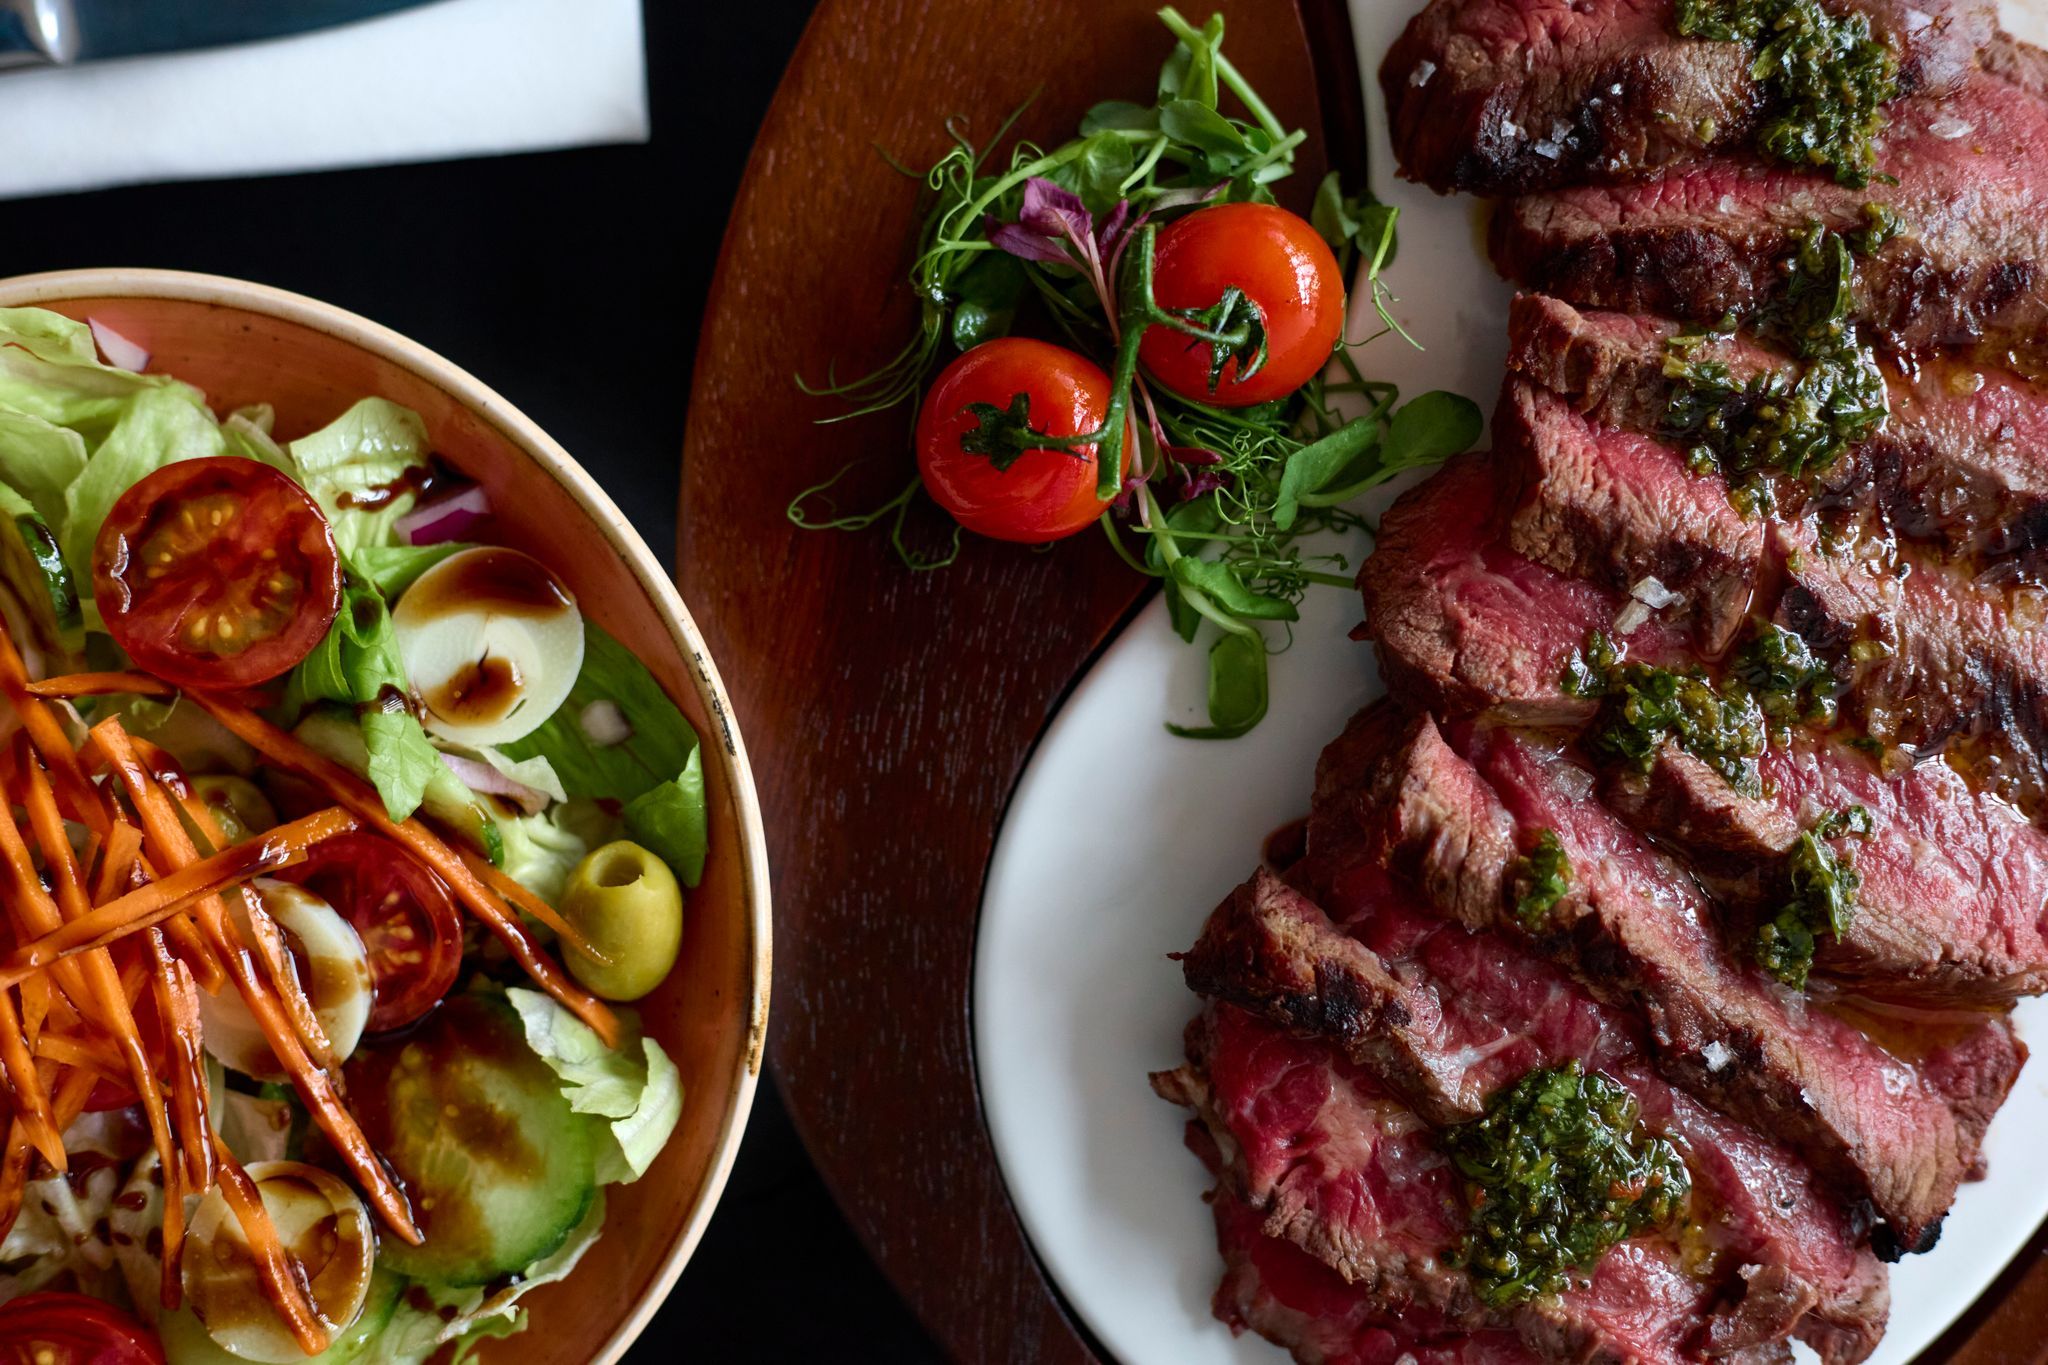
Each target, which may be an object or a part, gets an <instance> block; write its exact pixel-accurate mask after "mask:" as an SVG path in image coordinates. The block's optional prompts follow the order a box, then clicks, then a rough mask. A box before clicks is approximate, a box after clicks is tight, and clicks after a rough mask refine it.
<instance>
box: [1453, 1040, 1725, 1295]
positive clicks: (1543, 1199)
mask: <svg viewBox="0 0 2048 1365" xmlns="http://www.w3.org/2000/svg"><path fill="white" fill-rule="evenodd" d="M1443 1140H1444V1148H1445V1150H1446V1152H1447V1153H1448V1154H1449V1156H1450V1158H1451V1160H1452V1162H1453V1163H1455V1164H1456V1166H1457V1168H1458V1171H1459V1173H1460V1174H1461V1175H1462V1176H1464V1178H1465V1192H1466V1197H1467V1199H1468V1201H1469V1204H1470V1208H1471V1222H1470V1223H1469V1224H1468V1225H1467V1227H1466V1230H1465V1237H1464V1240H1463V1241H1462V1242H1461V1243H1460V1245H1459V1248H1458V1252H1457V1260H1458V1261H1459V1263H1460V1264H1462V1265H1463V1266H1464V1267H1465V1269H1466V1272H1467V1273H1468V1274H1470V1275H1471V1277H1472V1280H1473V1284H1474V1286H1475V1287H1476V1288H1477V1289H1478V1291H1479V1294H1480V1297H1481V1298H1483V1299H1484V1300H1485V1301H1486V1302H1487V1303H1488V1304H1490V1305H1492V1306H1494V1307H1504V1306H1506V1305H1509V1304H1514V1303H1520V1302H1522V1301H1524V1300H1527V1299H1532V1298H1536V1297H1539V1296H1541V1295H1544V1294H1554V1293H1557V1292H1558V1291H1559V1290H1561V1289H1564V1288H1565V1287H1566V1286H1567V1285H1568V1284H1569V1283H1570V1282H1571V1277H1572V1272H1573V1271H1574V1270H1579V1271H1585V1270H1590V1269H1591V1268H1592V1266H1593V1265H1594V1263H1595V1262H1597V1261H1598V1260H1599V1259H1600V1257H1601V1256H1603V1255H1605V1254H1606V1252H1607V1250H1608V1249H1609V1248H1610V1247H1612V1246H1614V1245H1615V1244H1616V1243H1617V1242H1621V1241H1625V1240H1626V1239H1628V1238H1630V1237H1632V1236H1634V1235H1635V1234H1637V1233H1638V1232H1641V1231H1644V1230H1645V1229H1648V1228H1655V1227H1661V1226H1663V1225H1664V1224H1666V1223H1669V1222H1670V1221H1671V1220H1672V1219H1674V1218H1676V1217H1677V1216H1678V1214H1679V1213H1680V1212H1681V1211H1682V1210H1683V1209H1684V1207H1685V1204H1686V1199H1687V1196H1688V1195H1689V1194H1690V1193H1691V1190H1692V1178H1691V1175H1690V1174H1689V1173H1688V1172H1687V1170H1686V1167H1685V1161H1684V1159H1683V1158H1682V1157H1680V1156H1679V1154H1678V1149H1677V1148H1676V1147H1674V1146H1673V1145H1672V1144H1671V1143H1670V1141H1669V1140H1667V1139H1665V1138H1661V1137H1658V1136H1656V1135H1655V1134H1653V1133H1651V1132H1649V1131H1648V1130H1647V1129H1646V1128H1645V1127H1644V1126H1643V1124H1642V1122H1641V1116H1640V1114H1639V1113H1638V1112H1637V1108H1636V1102H1635V1099H1634V1097H1633V1096H1631V1095H1630V1094H1629V1093H1628V1092H1627V1091H1626V1090H1624V1089H1622V1088H1621V1086H1619V1085H1618V1084H1616V1083H1615V1082H1614V1081H1611V1080H1609V1079H1608V1078H1607V1077H1605V1076H1602V1075H1599V1074H1598V1073H1593V1074H1588V1073H1587V1072H1586V1070H1585V1068H1584V1067H1583V1066H1582V1065H1581V1064H1580V1063H1579V1062H1578V1061H1577V1060H1576V1059H1574V1060H1572V1061H1570V1062H1566V1063H1565V1064H1563V1065H1562V1066H1554V1067H1546V1068H1543V1069H1541V1070H1537V1071H1532V1072H1530V1073H1529V1074H1528V1075H1526V1076H1524V1077H1523V1078H1522V1079H1521V1080H1519V1081H1517V1082H1516V1083H1515V1084H1514V1085H1512V1086H1510V1087H1508V1088H1507V1089H1506V1090H1504V1091H1502V1092H1501V1093H1500V1094H1498V1095H1496V1096H1495V1097H1494V1098H1493V1100H1492V1101H1491V1102H1490V1103H1489V1104H1488V1106H1487V1110H1486V1116H1485V1117H1484V1118H1480V1119H1477V1120H1475V1121H1473V1122H1471V1123H1465V1124H1459V1125H1457V1126H1455V1127H1452V1128H1448V1129H1446V1130H1445V1131H1444V1138H1443Z"/></svg>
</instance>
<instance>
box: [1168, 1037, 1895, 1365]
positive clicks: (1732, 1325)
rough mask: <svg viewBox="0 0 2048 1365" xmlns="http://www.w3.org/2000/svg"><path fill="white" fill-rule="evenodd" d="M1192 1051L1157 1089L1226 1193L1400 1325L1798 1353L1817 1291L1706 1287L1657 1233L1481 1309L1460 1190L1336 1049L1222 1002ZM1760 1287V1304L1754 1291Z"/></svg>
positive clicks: (1644, 1348) (1413, 1130) (1650, 1348)
mask: <svg viewBox="0 0 2048 1365" xmlns="http://www.w3.org/2000/svg"><path fill="white" fill-rule="evenodd" d="M1189 1054H1190V1062H1189V1064H1188V1066H1186V1067H1183V1068H1181V1069H1179V1070H1177V1071H1174V1072H1168V1073H1164V1074H1162V1075H1161V1076H1159V1077H1156V1078H1155V1081H1154V1084H1155V1086H1156V1087H1157V1088H1158V1089H1159V1090H1160V1093H1161V1094H1162V1095H1163V1096H1165V1097H1167V1098H1169V1099H1171V1100H1173V1101H1175V1102H1176V1103H1186V1104H1191V1105H1192V1107H1194V1108H1195V1110H1196V1113H1197V1116H1198V1118H1199V1119H1200V1120H1201V1122H1202V1123H1203V1125H1204V1127H1205V1128H1206V1129H1207V1130H1208V1138H1207V1141H1206V1142H1203V1143H1201V1144H1200V1145H1202V1146H1204V1147H1207V1146H1211V1145H1213V1150H1214V1151H1215V1153H1216V1155H1217V1157H1218V1158H1219V1159H1220V1160H1221V1161H1222V1162H1223V1165H1224V1183H1225V1186H1226V1188H1227V1189H1228V1190H1230V1191H1231V1192H1232V1193H1233V1194H1235V1195H1236V1196H1237V1197H1238V1198H1239V1199H1241V1200H1242V1201H1243V1202H1244V1204H1245V1206H1246V1207H1247V1208H1248V1209H1249V1210H1250V1211H1252V1212H1253V1213H1254V1214H1256V1215H1257V1216H1258V1217H1259V1220H1260V1221H1259V1223H1258V1228H1259V1231H1260V1232H1261V1233H1262V1234H1263V1235H1265V1236H1267V1237H1271V1238H1276V1239H1278V1240H1281V1241H1285V1242H1288V1243H1290V1244H1292V1245H1294V1246H1296V1247H1299V1248H1301V1249H1302V1250H1304V1251H1307V1252H1308V1253H1309V1254H1310V1255H1311V1256H1314V1257H1315V1258H1316V1259H1317V1260H1319V1261H1321V1262H1322V1263H1323V1264H1325V1265H1327V1266H1330V1267H1331V1268H1332V1269H1334V1270H1336V1271H1337V1272H1338V1277H1339V1279H1340V1280H1341V1281H1342V1282H1343V1283H1346V1284H1348V1285H1351V1286H1355V1287H1357V1288H1358V1289H1360V1290H1362V1291H1364V1292H1365V1293H1366V1294H1368V1295H1370V1296H1371V1297H1372V1298H1373V1299H1375V1300H1377V1301H1379V1302H1380V1303H1381V1304H1383V1305H1385V1307H1386V1308H1387V1309H1389V1310H1394V1311H1399V1312H1400V1315H1401V1318H1402V1320H1403V1321H1410V1320H1411V1319H1410V1316H1409V1312H1408V1311H1407V1308H1406V1305H1407V1304H1409V1303H1411V1302H1412V1303H1414V1304H1415V1305H1416V1306H1418V1307H1419V1308H1420V1309H1421V1312H1420V1314H1418V1315H1417V1316H1416V1318H1415V1319H1414V1320H1415V1321H1419V1322H1421V1323H1426V1324H1429V1325H1430V1326H1431V1327H1434V1326H1435V1325H1436V1324H1444V1325H1446V1326H1448V1327H1450V1328H1453V1329H1460V1330H1464V1331H1487V1330H1494V1329H1500V1328H1507V1327H1511V1328H1512V1329H1513V1330H1514V1331H1515V1333H1516V1334H1517V1335H1519V1336H1520V1338H1521V1339H1522V1341H1523V1342H1524V1343H1525V1344H1526V1345H1527V1346H1529V1347H1530V1348H1531V1349H1532V1350H1533V1351H1534V1352H1535V1353H1536V1354H1537V1355H1538V1356H1539V1357H1540V1358H1544V1359H1570V1360H1577V1361H1585V1362H1601V1363H1602V1365H1624V1362H1628V1363H1640V1365H1663V1363H1665V1362H1669V1363H1670V1365H1677V1363H1678V1362H1681V1361H1688V1360H1696V1359H1699V1358H1701V1357H1702V1356H1703V1355H1705V1354H1707V1353H1708V1350H1707V1348H1709V1347H1711V1348H1713V1349H1712V1353H1713V1354H1715V1355H1717V1356H1720V1357H1723V1358H1730V1359H1736V1360H1742V1361H1745V1362H1749V1361H1754V1362H1763V1361H1781V1360H1784V1359H1787V1358H1788V1356H1787V1354H1786V1351H1785V1346H1784V1341H1785V1333H1786V1330H1787V1329H1788V1328H1789V1327H1790V1326H1791V1325H1792V1323H1793V1322H1794V1321H1797V1319H1798V1317H1799V1315H1800V1314H1801V1313H1803V1312H1804V1310H1805V1309H1806V1307H1808V1306H1809V1305H1810V1304H1811V1302H1812V1297H1813V1294H1812V1290H1811V1289H1810V1287H1807V1286H1803V1285H1802V1286H1800V1287H1798V1288H1796V1289H1790V1290H1789V1292H1783V1291H1786V1290H1787V1288H1788V1287H1787V1286H1785V1285H1783V1284H1782V1283H1781V1282H1780V1278H1779V1277H1778V1276H1775V1275H1771V1274H1768V1273H1758V1274H1754V1275H1752V1276H1750V1277H1749V1278H1748V1279H1747V1280H1742V1279H1737V1280H1736V1281H1735V1282H1734V1283H1733V1284H1728V1283H1723V1282H1722V1281H1721V1279H1720V1278H1719V1277H1708V1278H1704V1279H1703V1278H1700V1277H1698V1276H1696V1275H1695V1274H1693V1273H1691V1272H1690V1271H1688V1269H1687V1268H1686V1267H1687V1261H1686V1257H1685V1254H1684V1253H1683V1252H1682V1251H1681V1250H1680V1248H1679V1246H1678V1245H1677V1243H1676V1242H1675V1241H1674V1240H1673V1239H1672V1238H1670V1237H1667V1236H1664V1235H1661V1234H1645V1235H1643V1236H1639V1237H1636V1238H1633V1239H1631V1240H1629V1241H1627V1242H1624V1243H1622V1244H1621V1245H1619V1246H1617V1247H1615V1248H1614V1249H1613V1250H1611V1251H1610V1252H1609V1253H1608V1254H1607V1255H1606V1256H1605V1257H1603V1258H1602V1259H1601V1261H1600V1263H1599V1265H1598V1266H1597V1267H1596V1268H1595V1269H1594V1272H1593V1275H1592V1279H1591V1283H1590V1284H1588V1285H1585V1286H1584V1287H1575V1288H1570V1289H1567V1290H1565V1291H1564V1292H1563V1293H1561V1294H1558V1295H1555V1296H1551V1297H1546V1298H1541V1299H1537V1300H1533V1301H1531V1302H1528V1303H1524V1304H1521V1305H1518V1306H1516V1307H1513V1308H1508V1309H1498V1310H1496V1309H1489V1308H1487V1307H1486V1306H1485V1305H1484V1304H1482V1303H1481V1302H1480V1301H1479V1300H1478V1298H1477V1296H1476V1294H1474V1292H1473V1289H1472V1286H1471V1282H1470V1280H1469V1279H1468V1278H1467V1277H1466V1275H1465V1273H1464V1272H1463V1271H1462V1270H1458V1269H1454V1268H1452V1267H1450V1266H1448V1265H1446V1264H1444V1262H1445V1260H1446V1259H1447V1258H1449V1255H1450V1253H1451V1252H1453V1251H1454V1250H1455V1248H1456V1246H1457V1245H1458V1242H1459V1239H1460V1236H1461V1234H1462V1231H1463V1227H1464V1221H1465V1212H1464V1194H1463V1189H1462V1183H1461V1180H1460V1178H1459V1176H1458V1175H1457V1171H1456V1168H1455V1167H1453V1166H1452V1165H1451V1163H1450V1161H1449V1159H1448V1158H1447V1157H1445V1156H1444V1155H1443V1154H1442V1152H1441V1151H1440V1150H1439V1149H1438V1148H1437V1146H1436V1142H1435V1137H1434V1134H1433V1132H1432V1131H1431V1130H1430V1129H1429V1128H1428V1127H1427V1126H1426V1125H1424V1124H1423V1123H1422V1121H1421V1120H1420V1119H1418V1118H1417V1117H1416V1116H1415V1115H1414V1114H1413V1113H1412V1112H1410V1111H1408V1110H1406V1109H1405V1108H1403V1107H1402V1106H1401V1105H1400V1104H1399V1103H1398V1101H1396V1100H1394V1099H1393V1098H1392V1096H1390V1095H1388V1094H1387V1093H1386V1092H1385V1091H1382V1090H1379V1089H1378V1088H1377V1087H1376V1086H1375V1084H1374V1083H1373V1082H1372V1081H1371V1079H1370V1078H1369V1077H1367V1076H1365V1075H1364V1074H1363V1073H1361V1072H1359V1071H1357V1070H1356V1069H1355V1068H1354V1067H1353V1066H1352V1064H1351V1063H1349V1062H1348V1061H1346V1060H1345V1059H1344V1058H1343V1056H1342V1055H1341V1054H1340V1053H1338V1052H1336V1051H1335V1050H1333V1049H1331V1048H1329V1047H1327V1046H1324V1045H1321V1044H1318V1043H1315V1042H1312V1041H1308V1040H1302V1039H1296V1038H1293V1037H1290V1036H1289V1035H1288V1034H1286V1033H1285V1032H1283V1031H1282V1030H1280V1029H1278V1028H1275V1027H1273V1026H1272V1025H1269V1024H1266V1023H1264V1022H1262V1021H1260V1020H1257V1019H1254V1018H1252V1017H1251V1016H1250V1015H1248V1014H1245V1013H1244V1012H1242V1011H1240V1010H1236V1009H1233V1008H1231V1007H1229V1006H1227V1005H1226V1006H1217V1007H1215V1008H1213V1009H1211V1010H1209V1011H1207V1012H1206V1013H1205V1014H1204V1015H1203V1016H1202V1018H1200V1019H1197V1020H1196V1022H1195V1023H1194V1024H1193V1025H1192V1026H1191V1027H1190V1029H1189ZM1709 1235H1711V1233H1710V1232H1709ZM1758 1281H1763V1285H1762V1287H1761V1292H1754V1294H1753V1297H1754V1298H1755V1300H1756V1301H1755V1302H1754V1303H1751V1302H1750V1300H1751V1298H1752V1293H1751V1292H1745V1291H1749V1290H1750V1289H1751V1286H1753V1285H1755V1284H1756V1283H1757V1282H1758ZM1880 1283H1881V1281H1880ZM1411 1292H1415V1293H1417V1294H1418V1295H1420V1296H1419V1297H1417V1298H1415V1299H1412V1300H1411V1299H1409V1298H1408V1297H1407V1295H1408V1294H1409V1293H1411ZM1730 1293H1732V1294H1734V1295H1735V1296H1736V1297H1735V1298H1734V1299H1733V1300H1730V1299H1729V1298H1727V1297H1726V1296H1727V1295H1728V1294H1730ZM1788 1306H1789V1307H1790V1311H1791V1316H1790V1318H1787V1316H1786V1310H1787V1307H1788ZM1765 1324H1769V1326H1768V1327H1765V1326H1764V1325H1765ZM1760 1329H1762V1330H1764V1331H1767V1332H1768V1335H1767V1336H1765V1337H1764V1338H1763V1339H1761V1340H1759V1339H1756V1338H1757V1336H1758V1334H1759V1330H1760ZM1425 1330H1427V1329H1425Z"/></svg>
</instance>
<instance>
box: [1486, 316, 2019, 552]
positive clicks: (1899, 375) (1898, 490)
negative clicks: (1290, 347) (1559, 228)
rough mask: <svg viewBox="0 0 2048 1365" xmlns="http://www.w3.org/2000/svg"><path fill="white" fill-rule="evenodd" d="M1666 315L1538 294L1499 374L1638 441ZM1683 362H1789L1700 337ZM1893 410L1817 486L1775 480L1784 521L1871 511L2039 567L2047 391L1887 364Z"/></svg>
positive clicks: (1787, 369)
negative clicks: (1582, 306)
mask: <svg viewBox="0 0 2048 1365" xmlns="http://www.w3.org/2000/svg"><path fill="white" fill-rule="evenodd" d="M1682 330H1683V329H1682V328H1681V327H1680V326H1679V324H1677V323H1673V322H1665V321H1662V320H1659V319H1656V318H1645V317H1637V316H1634V315H1632V314H1628V313H1610V312H1598V311H1595V312H1580V311H1579V310H1578V309H1576V308H1574V307H1572V306H1571V305H1570V304H1568V303H1565V302H1564V301H1563V300H1561V299H1554V298H1550V297H1548V296H1546V295H1541V294H1523V295H1521V296H1520V297H1518V298H1517V299H1516V300H1515V302H1514V305H1513V307H1512V308H1511V309H1510V311H1509V314H1508V368H1509V369H1510V370H1511V371H1512V372H1513V373H1514V374H1516V375H1517V376H1519V377H1520V378H1522V379H1524V380H1526V381H1527V382H1528V383H1530V384H1532V385H1535V386H1536V387H1538V388H1541V389H1547V390H1549V391H1550V392H1551V393H1554V394H1556V395H1557V396H1558V397H1559V398H1561V399H1563V400H1564V402H1566V403H1567V404H1569V405H1570V406H1571V407H1572V408H1573V409H1574V410H1575V411H1577V412H1580V413H1582V414H1584V415H1585V416H1587V417H1588V418H1590V419H1592V420H1593V421H1595V422H1598V423H1600V424H1601V425H1603V426H1609V427H1615V428H1618V429H1620V430H1622V431H1628V432H1636V433H1641V434H1645V435H1657V434H1661V433H1662V432H1664V431H1666V430H1667V429H1668V427H1669V421H1668V415H1669V411H1670V406H1671V401H1672V397H1673V394H1674V387H1675V386H1674V382H1673V380H1672V378H1671V376H1670V374H1669V373H1668V369H1667V367H1668V365H1669V364H1670V362H1671V360H1672V359H1673V352H1672V348H1671V345H1670V343H1671V342H1672V341H1673V339H1674V338H1676V337H1678V336H1679V334H1680V332H1681V331H1682ZM1685 359H1687V360H1688V361H1710V362H1714V363H1718V364H1721V365H1725V366H1726V367H1727V369H1728V372H1729V375H1730V378H1731V379H1732V380H1733V381H1734V382H1735V383H1736V384H1738V385H1742V384H1747V383H1749V382H1750V380H1751V379H1753V378H1754V377H1755V376H1758V375H1761V374H1765V373H1775V374H1781V375H1784V376H1786V377H1787V378H1790V377H1793V376H1795V375H1796V374H1797V368H1798V367H1797V366H1796V364H1795V363H1794V362H1792V361H1791V360H1788V359H1786V358H1785V357H1784V356H1782V355H1779V354H1777V353H1775V352H1773V351H1771V350H1769V349H1767V348H1766V347H1764V346H1761V345H1758V344H1757V343H1755V342H1754V341H1750V340H1747V339H1743V338H1738V337H1734V336H1710V337H1704V338H1699V339H1696V340H1692V341H1690V342H1688V343H1687V349H1686V351H1685ZM1884 370H1885V386H1886V390H1887V394H1888V398H1889V403H1890V415H1889V416H1888V417H1887V418H1886V420H1885V422H1884V424H1883V425H1882V426H1881V427H1879V428H1878V430H1877V431H1876V432H1874V433H1873V434H1872V435H1871V436H1870V437H1869V438H1868V439H1867V440H1865V441H1863V442H1862V443H1861V444H1859V445H1857V446H1854V447H1852V448H1851V449H1850V451H1849V452H1848V453H1847V454H1846V455H1844V456H1843V457H1842V458H1841V459H1840V460H1838V461H1837V462H1836V463H1835V464H1834V465H1833V466H1832V467H1831V468H1829V469H1827V470H1825V471H1823V472H1822V473H1821V474H1820V475H1819V476H1818V478H1817V479H1816V481H1815V486H1814V487H1813V489H1812V490H1811V497H1810V498H1809V497H1808V495H1807V492H1808V490H1807V489H1806V487H1805V485H1804V484H1802V483H1800V482H1796V481H1790V480H1785V481H1781V482H1780V483H1779V485H1778V488H1777V503H1778V506H1779V508H1780V510H1781V511H1782V512H1783V513H1785V514H1787V515H1798V514H1799V513H1800V512H1802V511H1803V510H1804V509H1805V508H1806V507H1807V506H1808V505H1809V504H1810V505H1812V506H1814V507H1815V508H1817V510H1820V511H1822V512H1824V513H1827V514H1830V515H1839V514H1842V513H1847V512H1857V513H1862V512H1867V511H1871V512H1876V513H1879V514H1881V515H1882V517H1883V520H1884V522H1885V523H1886V524H1887V525H1889V526H1890V527H1892V528H1893V529H1894V530H1895V531H1896V532H1897V533H1898V534H1899V535H1902V536H1906V537H1908V538H1910V539H1914V540H1923V541H1929V542H1933V543H1935V544H1938V545H1941V546H1943V547H1945V548H1946V549H1947V550H1948V551H1950V552H1952V553H1954V554H1956V555H1959V556H1962V557H1965V558H1970V559H1977V560H1983V561H1986V562H1998V561H2002V560H2006V559H2009V558H2010V559H2016V560H2018V561H2019V562H2020V563H2021V565H2022V566H2023V567H2025V568H2027V569H2029V570H2038V569H2040V568H2041V567H2043V565H2042V564H2041V562H2040V561H2041V558H2042V552H2043V551H2044V549H2048V389H2043V388H2042V387H2040V386H2039V385H2036V384H2034V383H2031V382H2029V381H2028V380H2026V379H2024V378H2022V377H2020V376H2019V375H2017V374H2014V373H2013V372H2011V371H2009V370H2001V369H1997V368H1987V367H1985V366H1983V365H1980V364H1977V363H1974V362H1972V361H1970V360H1969V359H1967V358H1964V357H1959V356H1953V355H1948V356H1932V357H1928V358H1926V359H1924V360H1921V361H1919V362H1917V363H1915V364H1913V365H1911V366H1907V367H1901V366H1898V365H1896V364H1886V365H1885V367H1884Z"/></svg>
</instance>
